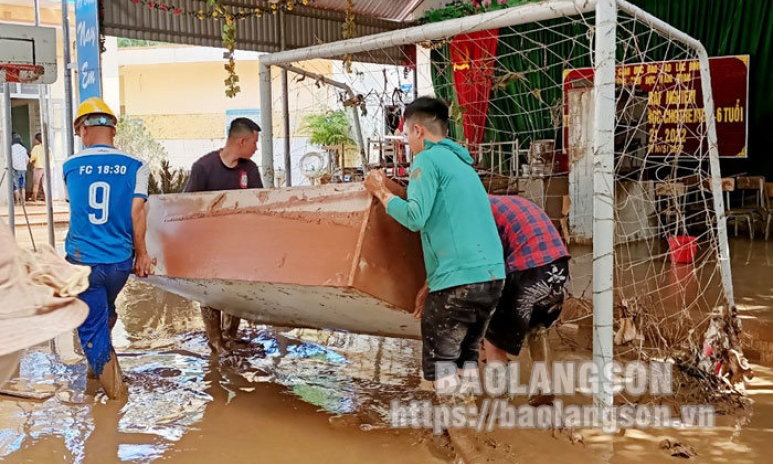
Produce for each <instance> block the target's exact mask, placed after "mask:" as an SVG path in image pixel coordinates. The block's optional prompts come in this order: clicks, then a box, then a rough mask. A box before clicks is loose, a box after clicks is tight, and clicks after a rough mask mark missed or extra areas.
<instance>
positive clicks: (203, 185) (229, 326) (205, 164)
mask: <svg viewBox="0 0 773 464" xmlns="http://www.w3.org/2000/svg"><path fill="white" fill-rule="evenodd" d="M259 132H260V126H258V125H257V124H255V123H254V122H253V121H251V120H250V119H247V118H237V119H234V120H233V122H231V126H230V127H229V128H228V139H227V140H226V143H225V147H223V148H221V149H220V150H216V151H213V152H212V153H209V154H206V155H204V156H202V157H201V158H199V159H198V160H197V161H196V162H195V163H193V167H192V168H191V177H190V179H189V180H188V185H186V187H185V191H186V192H210V191H219V190H238V189H254V188H263V181H262V180H261V178H260V171H259V170H258V166H257V165H256V164H255V162H254V161H252V160H251V158H252V156H253V155H254V154H255V150H257V144H258V133H259ZM201 317H202V318H203V319H204V327H205V329H206V332H207V338H208V339H209V347H210V348H211V349H212V351H213V352H215V353H216V354H218V355H219V354H222V353H223V352H225V351H226V350H228V349H230V348H231V347H232V346H233V342H235V341H236V334H237V331H238V330H239V324H240V323H241V319H239V318H238V317H235V316H231V315H229V314H224V313H222V312H221V311H220V310H218V309H215V308H211V307H209V306H203V305H202V306H201Z"/></svg>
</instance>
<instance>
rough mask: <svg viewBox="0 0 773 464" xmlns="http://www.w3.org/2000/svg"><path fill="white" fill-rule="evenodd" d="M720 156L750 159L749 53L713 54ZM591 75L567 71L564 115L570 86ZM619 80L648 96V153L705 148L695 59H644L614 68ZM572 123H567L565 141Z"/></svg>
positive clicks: (587, 71)
mask: <svg viewBox="0 0 773 464" xmlns="http://www.w3.org/2000/svg"><path fill="white" fill-rule="evenodd" d="M709 71H710V72H711V90H712V96H713V97H714V112H715V113H714V114H715V116H716V121H717V139H718V140H717V142H718V143H717V147H718V150H719V156H722V157H734V158H746V157H747V153H746V138H747V121H748V111H747V109H748V95H749V94H748V89H749V57H748V56H746V55H741V56H728V57H718V58H709ZM592 80H593V69H591V68H583V69H575V70H572V71H567V72H565V73H564V119H565V121H568V120H569V119H568V118H569V105H568V100H567V98H568V91H569V90H571V89H572V88H573V87H574V83H575V82H579V83H580V85H582V86H584V85H587V84H585V83H583V81H585V82H587V81H592ZM615 81H616V84H617V85H618V86H624V87H625V88H626V89H628V91H630V90H631V89H633V90H634V91H635V92H637V93H641V94H642V95H644V96H646V104H647V105H646V109H647V116H646V122H647V152H648V154H649V155H650V156H668V155H674V154H680V153H681V154H695V153H698V152H699V150H700V149H701V148H703V149H705V148H706V140H707V139H706V137H705V135H704V131H705V122H706V114H705V111H704V108H703V92H702V87H701V78H700V63H699V62H698V61H697V60H685V61H664V62H657V63H641V64H631V65H625V66H618V67H617V68H616V79H615ZM568 140H569V128H568V126H567V125H566V124H565V125H564V146H567V143H568Z"/></svg>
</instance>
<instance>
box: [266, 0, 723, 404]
mask: <svg viewBox="0 0 773 464" xmlns="http://www.w3.org/2000/svg"><path fill="white" fill-rule="evenodd" d="M618 11H621V12H625V13H626V14H628V15H630V16H632V17H634V18H635V19H636V20H638V21H641V22H642V23H644V24H646V25H647V26H649V27H650V28H652V29H653V30H656V31H658V32H659V33H661V34H663V35H665V36H667V37H668V38H669V39H670V40H675V41H678V42H681V43H682V44H683V45H684V46H686V47H688V48H690V49H692V50H694V51H695V53H696V55H697V57H698V60H699V63H700V77H701V82H702V86H703V92H702V94H703V106H704V110H705V114H706V130H707V134H706V138H707V141H708V155H709V156H708V158H709V173H710V176H711V190H712V194H711V196H712V200H713V206H714V210H715V214H716V228H717V238H718V245H719V246H718V256H717V258H718V264H719V266H720V275H721V277H722V284H723V290H724V297H725V300H726V301H725V302H726V304H727V305H728V307H730V308H732V307H734V299H733V288H732V280H731V270H730V252H729V246H728V236H727V226H726V215H725V207H724V201H723V197H722V188H721V175H720V165H719V151H718V146H717V129H716V116H715V111H714V100H713V96H712V91H711V75H710V71H709V56H708V53H707V52H706V49H705V48H704V47H703V45H702V44H701V43H700V42H699V41H698V40H696V39H694V38H692V37H690V36H689V35H687V34H685V33H683V32H681V31H679V30H678V29H676V28H674V27H672V26H670V25H669V24H668V23H666V22H665V21H662V20H660V19H658V18H656V17H654V16H653V15H651V14H649V13H647V12H645V11H644V10H642V9H640V8H638V7H636V6H634V5H632V4H630V3H628V2H626V1H624V0H547V1H543V2H538V3H526V4H524V5H520V6H517V7H512V8H509V9H504V10H498V11H493V12H488V13H483V14H479V15H473V16H468V17H464V18H460V19H454V20H448V21H443V22H438V23H433V24H428V25H422V26H416V27H411V28H407V29H401V30H397V31H392V32H386V33H381V34H376V35H371V36H366V37H359V38H355V39H349V40H343V41H339V42H333V43H327V44H321V45H318V46H313V47H308V48H302V49H296V50H290V51H283V52H277V53H272V54H267V55H262V56H261V57H260V64H259V72H260V104H261V108H263V111H262V112H261V122H262V127H263V132H262V133H261V140H262V145H261V148H262V165H263V169H264V173H265V174H264V179H265V180H264V182H266V183H267V185H273V178H274V166H273V163H274V161H273V160H274V154H273V130H272V129H273V125H272V112H273V111H272V95H271V93H272V92H271V68H272V67H274V66H276V67H286V66H287V65H290V64H291V63H293V62H298V61H305V60H312V59H335V58H340V57H341V56H343V55H345V54H353V53H357V52H368V51H374V50H380V49H386V48H391V47H399V46H403V45H407V44H414V43H418V42H425V41H430V40H438V39H442V38H445V37H450V36H454V35H458V34H463V33H472V32H478V31H482V30H487V29H494V28H501V27H509V26H518V25H523V24H527V23H532V22H537V21H547V20H551V19H558V18H561V17H566V16H572V15H578V14H587V13H595V31H594V36H595V38H596V40H595V46H594V51H593V55H594V60H593V63H594V94H595V99H594V100H595V109H594V126H593V127H594V128H593V134H594V142H593V166H594V168H593V266H592V272H593V359H594V362H595V363H596V364H597V366H598V367H599V368H601V367H602V366H606V365H608V363H610V362H611V361H612V359H613V358H612V355H613V336H614V334H613V309H614V266H615V258H614V245H615V239H614V234H615V170H614V127H615V66H616V62H615V60H616V32H617V21H618ZM600 372H601V371H600ZM601 384H602V388H601V391H600V392H598V393H596V394H595V402H596V404H597V405H599V406H610V405H612V385H611V380H610V379H608V378H603V376H602V379H601Z"/></svg>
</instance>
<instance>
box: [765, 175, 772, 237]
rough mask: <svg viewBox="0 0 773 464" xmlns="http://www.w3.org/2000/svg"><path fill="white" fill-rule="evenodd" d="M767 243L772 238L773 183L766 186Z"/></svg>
mask: <svg viewBox="0 0 773 464" xmlns="http://www.w3.org/2000/svg"><path fill="white" fill-rule="evenodd" d="M765 205H766V211H765V241H767V240H768V237H770V223H771V220H772V219H773V182H767V183H766V184H765Z"/></svg>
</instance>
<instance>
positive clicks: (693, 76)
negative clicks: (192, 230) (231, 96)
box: [261, 0, 745, 369]
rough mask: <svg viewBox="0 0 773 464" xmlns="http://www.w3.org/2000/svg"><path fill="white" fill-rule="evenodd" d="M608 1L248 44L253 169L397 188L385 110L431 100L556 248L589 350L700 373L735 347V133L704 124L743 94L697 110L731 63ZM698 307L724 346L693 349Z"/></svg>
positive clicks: (698, 331) (701, 320)
mask: <svg viewBox="0 0 773 464" xmlns="http://www.w3.org/2000/svg"><path fill="white" fill-rule="evenodd" d="M601 3H603V2H601ZM616 5H617V6H616V7H615V8H610V10H611V12H612V13H611V15H608V17H607V18H602V17H600V16H599V15H601V14H602V10H597V6H596V2H590V1H579V0H577V1H574V0H565V1H563V0H554V1H547V2H538V3H527V4H525V5H521V6H517V7H512V8H509V9H503V10H499V11H496V12H489V13H484V14H480V15H476V16H470V17H466V18H462V19H456V20H450V21H446V22H442V23H434V24H428V25H423V26H420V27H417V28H411V29H407V30H403V31H399V32H396V33H388V34H380V35H378V36H373V37H360V38H357V39H352V40H347V41H342V42H338V43H332V44H324V45H320V46H317V47H312V48H308V49H302V50H294V51H290V52H282V53H276V54H271V55H266V56H263V57H262V58H261V66H262V74H261V75H262V89H261V91H262V104H261V106H262V108H263V112H264V113H263V117H264V126H267V128H270V130H271V131H272V132H271V133H266V131H265V129H266V128H264V134H262V137H263V140H264V145H263V150H264V153H263V156H264V166H263V167H264V169H266V168H270V167H271V166H269V165H270V164H271V163H272V162H274V163H276V167H277V169H278V170H279V171H277V172H281V171H284V172H285V174H283V175H282V177H283V178H286V176H287V174H286V173H287V172H290V175H291V177H292V185H310V184H313V183H319V182H349V181H357V180H359V179H361V178H362V175H363V174H364V172H365V171H367V170H368V169H372V168H376V167H379V168H383V169H385V170H386V172H387V174H388V175H389V176H391V177H393V178H395V179H397V180H401V181H403V182H407V181H408V179H409V176H410V161H411V158H412V154H411V153H410V150H409V148H408V147H407V144H406V143H405V138H404V136H403V133H402V126H401V123H402V120H401V114H402V111H403V108H404V106H405V105H406V104H408V103H410V102H411V101H412V100H413V99H414V98H415V97H416V96H417V95H419V96H424V95H430V96H436V97H439V98H442V99H444V100H445V101H446V102H448V103H449V104H450V106H451V114H452V117H451V119H452V120H451V121H450V137H451V138H453V139H455V140H457V141H459V142H460V143H463V144H464V145H466V146H467V147H468V148H469V150H470V152H471V153H472V154H473V157H474V158H475V160H476V166H475V167H476V169H477V170H478V172H479V174H480V177H481V180H482V182H483V183H484V185H485V186H486V188H487V189H488V191H489V192H490V193H492V194H501V195H521V196H523V197H525V198H528V199H530V200H532V201H534V202H535V203H536V204H537V205H539V206H540V207H542V208H543V209H544V210H546V211H547V213H548V214H549V216H550V217H551V219H552V220H553V222H554V224H555V225H556V227H558V229H559V231H560V232H561V233H562V235H563V236H564V238H565V240H566V241H567V242H568V243H569V244H570V252H571V254H572V263H571V274H572V287H571V288H572V290H571V292H572V297H571V298H570V303H569V304H568V305H567V306H566V308H565V314H564V315H563V317H562V319H563V322H564V323H565V324H570V323H571V324H578V325H582V324H583V323H591V321H593V322H594V323H595V334H594V336H593V342H594V352H595V356H596V357H597V359H598V357H599V356H601V357H603V358H607V357H609V356H611V350H612V343H613V339H614V344H615V345H616V348H615V355H624V354H625V353H626V352H629V353H635V354H636V355H637V356H640V357H644V358H647V359H655V358H658V359H663V358H671V359H674V358H677V357H680V356H681V358H680V359H685V356H684V354H685V353H689V355H688V356H687V358H691V359H692V360H693V361H695V360H698V359H701V360H702V361H703V362H704V363H707V364H704V367H706V366H709V365H710V366H711V368H712V369H713V368H715V367H716V366H717V363H721V362H722V361H723V360H726V358H727V356H728V354H727V350H728V349H729V348H732V349H735V350H737V352H738V353H741V352H740V346H739V345H738V339H737V336H738V333H737V332H735V330H736V329H737V328H738V326H737V325H735V322H736V320H735V319H734V308H733V296H732V287H731V284H730V280H729V279H730V269H729V261H728V259H727V258H728V251H727V235H726V231H725V223H724V216H725V215H724V212H723V210H724V206H723V202H722V193H721V190H722V187H721V185H722V184H721V182H720V173H719V156H736V155H738V154H739V152H738V151H740V150H742V149H743V143H741V144H740V145H738V144H737V143H736V142H735V141H732V140H723V139H719V140H717V136H716V130H715V127H712V124H715V122H714V121H715V120H716V122H717V123H720V122H722V121H721V120H720V118H724V119H723V120H724V123H737V124H744V123H743V120H744V118H745V108H744V107H745V101H740V102H736V100H735V98H734V99H733V100H732V101H719V102H717V103H716V104H715V102H714V100H713V99H712V95H711V92H710V90H711V89H710V88H709V86H708V82H709V78H710V76H711V72H716V71H715V69H717V70H720V69H729V68H728V66H729V67H733V66H736V67H737V65H740V66H743V65H744V63H743V60H742V59H741V58H730V59H723V60H719V59H708V57H707V56H705V52H703V49H702V47H700V44H698V43H697V42H694V41H692V40H691V39H690V38H689V37H687V36H684V35H682V34H681V33H679V31H677V30H675V29H672V28H670V27H669V26H668V25H666V24H665V23H662V22H659V21H658V20H656V19H655V18H652V17H651V16H648V15H646V14H644V13H643V12H641V11H639V10H637V9H635V8H634V7H632V6H629V5H627V4H625V3H624V2H617V4H616ZM608 13H609V12H608ZM605 53H606V55H605ZM347 56H348V57H349V59H350V60H351V62H349V61H348V60H347V59H345V57H347ZM728 60H729V61H732V60H735V61H739V62H738V63H728ZM612 61H614V63H612ZM702 68H703V69H702ZM733 69H735V68H733ZM283 71H284V72H286V73H287V89H288V91H287V97H286V98H284V97H283V93H284V92H283V90H282V87H283V85H282V72H283ZM269 82H270V84H271V85H266V84H267V83H269ZM266 87H268V88H270V91H268V90H267V89H266ZM725 100H727V99H725ZM737 104H738V106H736V105H737ZM285 107H286V115H285V110H284V108H285ZM267 121H271V124H266V122H267ZM288 141H289V144H288ZM288 145H289V151H288V150H287V148H288ZM734 150H737V151H735V152H734ZM288 154H289V161H290V166H289V167H288V166H286V165H285V163H286V161H285V159H286V158H287V155H288ZM267 171H269V170H267ZM280 182H281V181H280ZM285 183H286V182H285ZM594 211H595V213H594ZM720 308H725V310H724V311H723V312H721V313H720ZM591 314H595V315H594V316H593V317H591ZM612 314H614V318H613V317H612ZM583 318H587V319H583ZM712 318H713V320H714V325H713V327H715V328H716V327H718V326H719V325H722V324H724V325H722V327H723V328H722V330H720V332H721V338H722V340H723V342H722V343H724V344H722V346H723V347H724V348H725V349H724V351H722V350H716V348H717V347H718V346H719V345H717V347H714V348H715V351H714V353H713V354H711V356H708V357H707V356H706V355H704V344H705V342H706V340H705V337H706V332H707V330H708V329H709V327H710V326H712V324H711V322H712ZM583 321H585V322H583ZM727 322H730V324H727ZM711 340H713V341H710V343H715V344H717V343H718V342H717V341H716V340H714V339H711ZM728 340H730V341H729V342H728ZM706 353H708V351H706Z"/></svg>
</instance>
